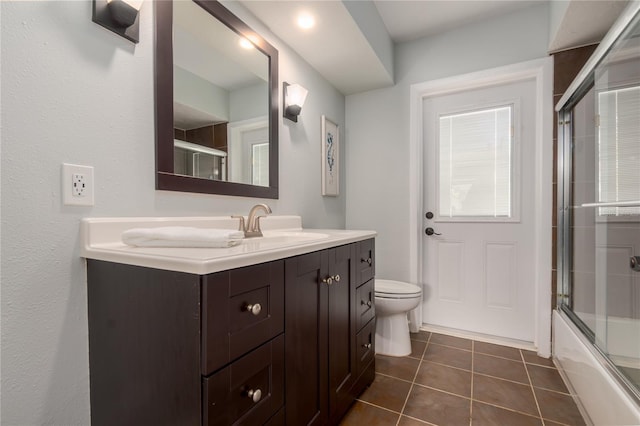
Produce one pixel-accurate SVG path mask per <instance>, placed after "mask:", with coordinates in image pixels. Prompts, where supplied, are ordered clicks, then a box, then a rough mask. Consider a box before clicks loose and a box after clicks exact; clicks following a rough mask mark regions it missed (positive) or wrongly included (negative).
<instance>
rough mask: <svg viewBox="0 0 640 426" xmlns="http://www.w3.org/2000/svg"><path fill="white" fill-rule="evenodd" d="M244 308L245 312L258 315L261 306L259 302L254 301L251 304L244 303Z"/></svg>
mask: <svg viewBox="0 0 640 426" xmlns="http://www.w3.org/2000/svg"><path fill="white" fill-rule="evenodd" d="M244 310H245V311H247V312H251V313H252V314H253V315H259V314H260V312H261V311H262V306H260V304H259V303H254V304H252V305H244Z"/></svg>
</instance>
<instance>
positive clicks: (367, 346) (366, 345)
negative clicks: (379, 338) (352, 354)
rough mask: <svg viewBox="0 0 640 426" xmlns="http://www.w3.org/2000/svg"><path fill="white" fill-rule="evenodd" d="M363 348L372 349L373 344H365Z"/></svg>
mask: <svg viewBox="0 0 640 426" xmlns="http://www.w3.org/2000/svg"><path fill="white" fill-rule="evenodd" d="M362 347H363V348H367V349H371V343H365V344H364V345H362Z"/></svg>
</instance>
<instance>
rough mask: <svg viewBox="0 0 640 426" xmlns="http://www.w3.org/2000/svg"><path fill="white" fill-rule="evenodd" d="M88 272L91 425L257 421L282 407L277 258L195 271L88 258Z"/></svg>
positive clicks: (281, 315) (280, 293) (281, 287)
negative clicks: (208, 271)
mask: <svg viewBox="0 0 640 426" xmlns="http://www.w3.org/2000/svg"><path fill="white" fill-rule="evenodd" d="M87 277H88V310H89V374H90V387H91V393H90V400H91V424H92V425H93V426H96V425H116V424H117V425H136V426H138V425H177V424H179V425H201V424H204V425H222V424H225V425H226V424H236V423H237V424H263V423H266V422H267V421H269V419H271V418H272V416H274V415H276V413H277V412H278V411H279V410H280V409H281V408H282V406H283V404H284V337H283V331H284V261H282V260H279V261H275V262H269V263H264V264H259V265H253V266H248V267H245V268H239V269H233V270H230V271H224V272H218V273H214V274H209V275H202V276H200V275H194V274H187V273H181V272H172V271H164V270H159V269H152V268H143V267H138V266H131V265H124V264H119V263H111V262H103V261H97V260H88V261H87ZM256 305H260V308H259V309H258V308H256ZM256 391H259V394H257V393H256ZM257 395H259V397H258V396H257ZM273 424H277V423H273Z"/></svg>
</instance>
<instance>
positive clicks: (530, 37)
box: [346, 5, 549, 280]
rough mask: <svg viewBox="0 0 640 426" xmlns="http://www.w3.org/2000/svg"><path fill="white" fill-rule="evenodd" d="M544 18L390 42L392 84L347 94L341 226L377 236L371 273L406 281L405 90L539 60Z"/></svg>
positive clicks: (523, 15)
mask: <svg viewBox="0 0 640 426" xmlns="http://www.w3.org/2000/svg"><path fill="white" fill-rule="evenodd" d="M548 21H549V10H548V7H547V5H540V6H534V7H531V8H528V9H524V10H521V11H518V12H516V13H513V14H510V15H505V16H501V17H500V18H497V19H491V20H487V21H483V22H478V23H475V24H472V25H468V26H465V27H462V28H459V29H455V30H451V31H449V32H446V33H443V34H439V35H436V36H433V37H427V38H424V39H420V40H417V41H413V42H407V43H402V44H398V45H396V47H395V77H396V84H395V85H394V86H393V87H389V88H385V89H380V90H375V91H370V92H366V93H362V94H356V95H350V96H347V98H346V122H347V130H346V145H347V152H346V162H347V170H348V176H349V177H351V178H350V179H347V185H346V191H347V193H348V195H349V196H348V199H347V228H354V229H375V230H377V231H378V238H377V239H376V276H378V277H380V278H392V279H397V280H409V276H410V271H409V244H408V242H409V232H410V231H409V220H410V212H409V195H410V194H409V178H410V176H409V167H408V164H409V88H410V86H411V85H412V84H416V83H422V82H426V81H430V80H435V79H439V78H445V77H451V76H455V75H460V74H465V73H470V72H473V71H479V70H484V69H489V68H494V67H498V66H503V65H509V64H514V63H518V62H523V61H527V60H531V59H537V58H542V57H545V56H547V44H548V37H549V24H548ZM354 177H355V178H354Z"/></svg>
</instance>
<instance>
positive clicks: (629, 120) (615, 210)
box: [598, 86, 640, 216]
mask: <svg viewBox="0 0 640 426" xmlns="http://www.w3.org/2000/svg"><path fill="white" fill-rule="evenodd" d="M598 110H599V126H598V201H599V202H624V201H638V200H640V86H634V87H628V88H623V89H616V90H608V91H603V92H600V93H599V94H598ZM599 214H600V215H601V216H629V215H639V214H640V207H600V209H599Z"/></svg>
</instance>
